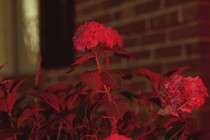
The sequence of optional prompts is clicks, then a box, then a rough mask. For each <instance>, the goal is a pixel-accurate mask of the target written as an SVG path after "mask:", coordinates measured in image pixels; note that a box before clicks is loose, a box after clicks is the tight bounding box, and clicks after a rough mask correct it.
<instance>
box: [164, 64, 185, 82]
mask: <svg viewBox="0 0 210 140" xmlns="http://www.w3.org/2000/svg"><path fill="white" fill-rule="evenodd" d="M187 68H188V67H181V68H171V69H169V70H168V71H166V72H165V73H164V74H163V78H162V82H165V81H167V80H168V78H170V77H172V76H173V75H175V74H180V73H182V72H183V71H185V70H186V69H187Z"/></svg>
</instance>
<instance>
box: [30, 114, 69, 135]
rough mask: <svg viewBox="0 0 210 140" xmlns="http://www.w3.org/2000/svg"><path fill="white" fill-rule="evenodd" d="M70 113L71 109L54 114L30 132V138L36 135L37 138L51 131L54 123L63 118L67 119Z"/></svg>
mask: <svg viewBox="0 0 210 140" xmlns="http://www.w3.org/2000/svg"><path fill="white" fill-rule="evenodd" d="M70 114H72V111H71V110H68V111H65V112H60V113H58V114H56V115H55V116H53V117H52V118H50V119H49V120H47V121H46V122H45V123H44V124H43V125H42V126H41V127H40V128H39V129H38V130H37V131H35V132H34V133H33V134H31V136H32V138H35V137H36V138H37V137H38V138H39V139H42V138H43V137H44V136H46V135H47V134H49V133H50V132H51V129H50V128H51V127H52V126H54V125H55V124H56V123H60V122H61V121H63V120H65V119H67V120H68V119H69V115H70ZM72 119H73V118H72Z"/></svg>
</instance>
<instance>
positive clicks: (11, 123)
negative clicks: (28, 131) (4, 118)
mask: <svg viewBox="0 0 210 140" xmlns="http://www.w3.org/2000/svg"><path fill="white" fill-rule="evenodd" d="M5 102H6V104H7V109H8V116H9V120H10V125H11V127H12V128H14V124H13V122H12V113H11V110H10V108H9V104H8V102H7V100H6V99H5ZM13 136H14V139H15V140H17V136H16V135H15V134H14V135H13Z"/></svg>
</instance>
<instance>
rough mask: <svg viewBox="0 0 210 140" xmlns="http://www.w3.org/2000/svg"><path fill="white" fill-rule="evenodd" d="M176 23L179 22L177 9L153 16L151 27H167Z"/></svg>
mask: <svg viewBox="0 0 210 140" xmlns="http://www.w3.org/2000/svg"><path fill="white" fill-rule="evenodd" d="M174 24H178V14H177V12H175V11H174V12H170V13H167V14H163V15H160V16H156V17H153V18H151V28H159V27H164V28H165V27H167V26H170V25H174Z"/></svg>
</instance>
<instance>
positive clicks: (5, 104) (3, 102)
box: [0, 80, 24, 113]
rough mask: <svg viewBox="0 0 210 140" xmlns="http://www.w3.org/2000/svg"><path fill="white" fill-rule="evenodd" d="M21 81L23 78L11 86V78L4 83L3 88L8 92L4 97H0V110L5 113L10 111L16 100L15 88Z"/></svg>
mask: <svg viewBox="0 0 210 140" xmlns="http://www.w3.org/2000/svg"><path fill="white" fill-rule="evenodd" d="M23 81H24V80H22V81H20V82H19V83H18V84H16V85H15V86H14V87H12V85H13V80H9V81H8V82H9V83H6V84H5V88H6V90H7V92H8V93H7V95H6V97H4V98H0V110H1V111H4V112H7V113H9V112H11V111H12V109H13V106H14V104H15V102H16V98H17V93H16V90H17V89H18V87H19V86H20V85H21V84H22V83H23ZM0 92H1V91H0Z"/></svg>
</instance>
